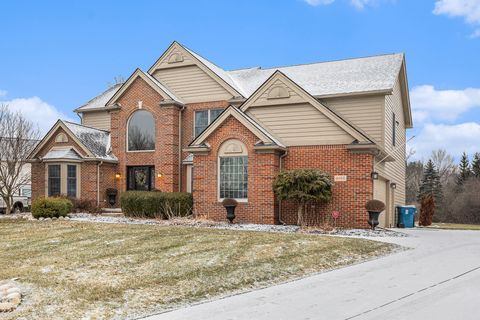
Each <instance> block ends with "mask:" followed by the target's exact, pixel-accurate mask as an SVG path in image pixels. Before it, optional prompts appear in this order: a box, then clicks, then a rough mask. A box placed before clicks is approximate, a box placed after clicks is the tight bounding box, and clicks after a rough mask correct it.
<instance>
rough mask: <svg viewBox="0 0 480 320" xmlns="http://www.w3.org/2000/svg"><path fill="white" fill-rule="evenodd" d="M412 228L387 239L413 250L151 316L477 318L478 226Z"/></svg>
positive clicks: (157, 319)
mask: <svg viewBox="0 0 480 320" xmlns="http://www.w3.org/2000/svg"><path fill="white" fill-rule="evenodd" d="M406 232H408V233H409V234H410V235H411V236H410V237H407V238H383V239H381V240H382V241H386V242H391V243H397V244H400V245H403V246H407V247H412V248H414V249H413V250H408V251H405V252H401V253H397V254H393V255H390V256H387V257H384V258H380V259H377V260H373V261H369V262H365V263H362V264H358V265H354V266H350V267H346V268H343V269H339V270H334V271H331V272H327V273H323V274H319V275H315V276H312V277H308V278H305V279H301V280H298V281H293V282H290V283H286V284H281V285H277V286H273V287H269V288H266V289H262V290H257V291H253V292H249V293H245V294H240V295H236V296H232V297H228V298H225V299H220V300H217V301H212V302H207V303H203V304H198V305H194V306H191V307H186V308H183V309H179V310H175V311H171V312H167V313H163V314H159V315H156V316H152V317H149V318H147V319H149V320H162V319H181V320H187V319H209V320H215V319H219V320H220V319H221V320H226V319H232V320H233V319H249V320H251V319H277V320H281V319H289V320H291V319H329V320H333V319H387V318H388V319H409V320H410V319H422V320H423V319H479V318H480V316H479V314H478V307H477V305H476V304H477V303H478V301H479V299H480V232H478V231H452V230H430V229H429V230H425V229H421V230H408V231H406ZM375 240H379V239H375Z"/></svg>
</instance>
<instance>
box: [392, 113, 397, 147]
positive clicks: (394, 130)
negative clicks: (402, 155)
mask: <svg viewBox="0 0 480 320" xmlns="http://www.w3.org/2000/svg"><path fill="white" fill-rule="evenodd" d="M397 125H398V122H397V119H396V118H395V113H393V114H392V145H393V146H394V147H395V145H396V144H397Z"/></svg>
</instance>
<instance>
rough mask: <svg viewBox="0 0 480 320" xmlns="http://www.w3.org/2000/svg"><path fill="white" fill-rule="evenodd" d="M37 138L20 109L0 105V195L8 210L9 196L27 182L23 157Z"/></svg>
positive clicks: (7, 212)
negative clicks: (14, 109)
mask: <svg viewBox="0 0 480 320" xmlns="http://www.w3.org/2000/svg"><path fill="white" fill-rule="evenodd" d="M39 137H40V132H39V130H38V129H37V128H35V127H34V126H33V124H32V122H30V121H29V120H27V119H26V118H25V117H24V116H23V115H22V114H21V113H20V112H12V111H11V110H10V109H9V108H8V106H6V105H1V106H0V197H2V199H3V201H4V202H5V205H6V214H9V213H10V212H11V209H12V206H13V195H15V194H16V193H17V192H18V190H19V189H20V187H21V186H22V185H25V184H26V183H28V182H29V181H30V178H31V177H30V172H29V171H26V170H24V168H25V165H26V164H27V162H26V161H27V157H28V155H29V154H30V152H31V151H32V149H33V147H34V146H35V143H36V142H37V141H38V139H39Z"/></svg>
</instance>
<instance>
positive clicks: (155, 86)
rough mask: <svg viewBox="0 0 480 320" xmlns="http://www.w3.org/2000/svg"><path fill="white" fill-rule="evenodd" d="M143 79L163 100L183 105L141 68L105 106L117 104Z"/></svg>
mask: <svg viewBox="0 0 480 320" xmlns="http://www.w3.org/2000/svg"><path fill="white" fill-rule="evenodd" d="M137 78H142V79H143V80H144V81H145V82H146V83H148V84H149V85H150V86H151V87H152V88H153V89H154V90H155V91H157V92H158V93H159V94H160V95H161V96H162V97H163V98H165V99H166V100H168V99H167V98H169V99H171V100H173V101H176V102H179V103H183V102H182V100H181V99H180V98H178V97H177V96H175V94H174V93H173V92H171V91H170V89H168V88H167V87H165V86H164V85H163V84H161V83H160V81H158V80H157V79H155V78H154V77H152V76H151V75H150V74H148V73H145V72H143V71H142V70H140V69H139V68H137V69H136V70H135V71H134V72H133V73H132V75H131V76H130V77H128V79H127V81H125V83H124V84H122V86H121V87H120V88H119V89H118V90H117V91H116V92H115V93H114V94H113V95H112V97H111V98H110V99H109V100H108V101H107V102H106V103H105V105H106V106H107V107H108V106H112V105H114V104H115V102H116V101H117V100H118V99H119V98H120V97H121V96H122V94H123V93H124V92H125V91H126V90H127V89H128V87H130V85H131V84H132V83H133V82H134V81H135V80H136V79H137Z"/></svg>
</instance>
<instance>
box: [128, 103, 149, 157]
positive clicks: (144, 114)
mask: <svg viewBox="0 0 480 320" xmlns="http://www.w3.org/2000/svg"><path fill="white" fill-rule="evenodd" d="M127 140H128V151H152V150H155V120H154V118H153V115H152V114H151V113H150V112H148V111H145V110H139V111H136V112H135V113H134V114H132V116H131V117H130V119H129V121H128V130H127Z"/></svg>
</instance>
